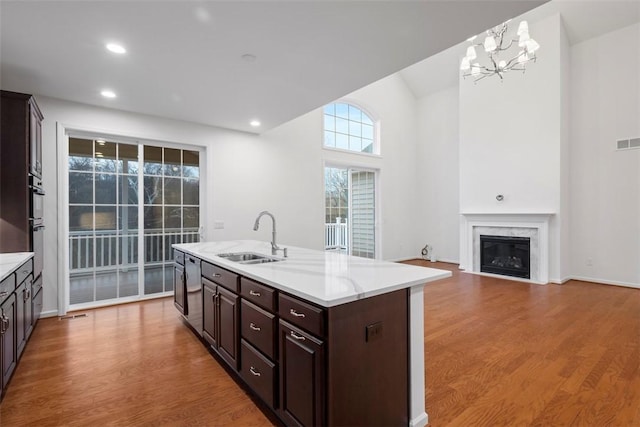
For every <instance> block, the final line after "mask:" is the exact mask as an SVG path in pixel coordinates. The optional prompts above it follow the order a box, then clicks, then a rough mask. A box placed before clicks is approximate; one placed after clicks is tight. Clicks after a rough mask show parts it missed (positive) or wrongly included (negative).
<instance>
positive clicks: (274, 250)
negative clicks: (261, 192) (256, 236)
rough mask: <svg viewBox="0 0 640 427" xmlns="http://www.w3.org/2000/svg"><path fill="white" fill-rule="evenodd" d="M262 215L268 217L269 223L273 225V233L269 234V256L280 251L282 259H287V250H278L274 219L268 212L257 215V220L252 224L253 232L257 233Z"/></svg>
mask: <svg viewBox="0 0 640 427" xmlns="http://www.w3.org/2000/svg"><path fill="white" fill-rule="evenodd" d="M264 215H269V216H270V217H271V222H272V223H273V232H272V233H271V236H272V237H271V255H276V254H277V253H278V251H282V252H283V253H284V257H285V258H286V257H287V248H280V247H278V244H277V243H276V218H275V217H274V216H273V214H272V213H271V212H269V211H262V212H260V214H258V218H256V222H255V223H254V224H253V231H258V227H260V218H262V217H263V216H264Z"/></svg>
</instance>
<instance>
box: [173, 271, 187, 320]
mask: <svg viewBox="0 0 640 427" xmlns="http://www.w3.org/2000/svg"><path fill="white" fill-rule="evenodd" d="M185 287H186V283H185V280H184V266H183V265H180V264H174V266H173V305H175V306H176V308H177V309H178V311H179V312H180V313H182V314H186V313H185V312H184V307H185V305H186V304H185V298H186V295H187V293H186V290H185Z"/></svg>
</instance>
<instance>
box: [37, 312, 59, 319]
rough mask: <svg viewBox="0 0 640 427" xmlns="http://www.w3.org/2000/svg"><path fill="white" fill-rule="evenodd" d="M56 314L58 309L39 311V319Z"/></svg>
mask: <svg viewBox="0 0 640 427" xmlns="http://www.w3.org/2000/svg"><path fill="white" fill-rule="evenodd" d="M57 316H58V310H48V311H43V312H42V313H40V318H41V319H44V318H45V317H57Z"/></svg>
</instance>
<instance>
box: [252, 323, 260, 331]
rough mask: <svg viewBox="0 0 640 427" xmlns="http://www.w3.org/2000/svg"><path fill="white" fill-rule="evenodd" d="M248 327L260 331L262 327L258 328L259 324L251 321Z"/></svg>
mask: <svg viewBox="0 0 640 427" xmlns="http://www.w3.org/2000/svg"><path fill="white" fill-rule="evenodd" d="M249 327H250V328H251V329H253V330H254V331H260V330H261V329H262V328H260V326H256V324H255V323H253V322H251V323H249Z"/></svg>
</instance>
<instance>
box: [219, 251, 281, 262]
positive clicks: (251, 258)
mask: <svg viewBox="0 0 640 427" xmlns="http://www.w3.org/2000/svg"><path fill="white" fill-rule="evenodd" d="M218 256H219V257H220V258H224V259H227V260H229V261H233V262H237V263H239V264H264V263H267V262H277V261H282V260H281V259H280V258H275V257H270V256H268V255H262V254H256V253H253V252H231V253H226V254H218Z"/></svg>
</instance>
